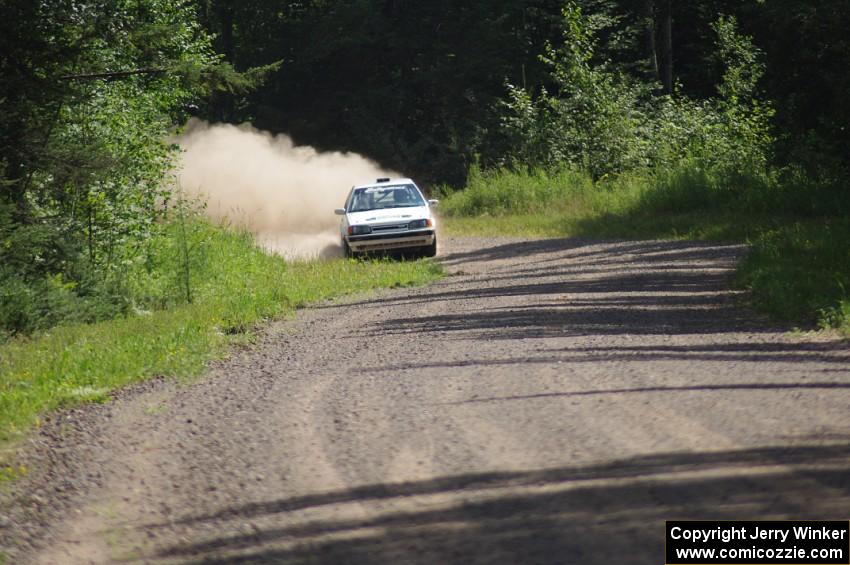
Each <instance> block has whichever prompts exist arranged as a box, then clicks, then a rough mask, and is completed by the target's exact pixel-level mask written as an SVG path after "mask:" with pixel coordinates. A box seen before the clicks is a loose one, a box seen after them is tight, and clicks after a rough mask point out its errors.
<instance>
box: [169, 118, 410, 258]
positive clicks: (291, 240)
mask: <svg viewBox="0 0 850 565" xmlns="http://www.w3.org/2000/svg"><path fill="white" fill-rule="evenodd" d="M175 142H176V143H177V144H178V145H179V146H180V147H181V148H182V150H183V154H182V163H181V166H180V167H179V169H178V170H177V171H176V175H177V179H178V183H179V186H180V187H181V188H182V190H183V191H184V194H186V195H187V196H189V197H192V198H199V199H201V200H203V201H204V202H206V205H207V213H208V214H209V216H210V217H211V218H213V219H214V220H216V221H219V222H222V223H228V224H231V225H236V226H240V227H245V228H247V229H248V230H250V231H251V232H252V233H253V234H254V235H255V236H256V238H257V241H258V242H259V243H260V245H262V246H263V247H265V248H266V249H268V250H270V251H273V252H276V253H279V254H281V255H283V256H285V257H288V258H316V257H330V256H335V255H339V254H340V247H339V233H338V225H339V217H338V216H335V215H334V212H333V211H334V208H339V207H341V206H342V205H343V203H344V201H345V197H346V195H347V194H348V191H349V190H350V189H351V187H352V185H355V184H361V183H365V182H370V181H374V180H375V179H376V178H378V177H385V176H399V175H398V174H396V173H392V172H388V171H384V170H382V169H381V168H380V167H379V166H378V165H377V164H376V163H374V162H372V161H370V160H368V159H366V158H365V157H362V156H361V155H357V154H354V153H337V152H328V153H320V152H318V151H316V150H315V149H313V148H312V147H305V146H295V145H294V143H293V142H292V139H291V138H290V137H288V136H286V135H272V134H270V133H268V132H263V131H260V130H258V129H256V128H253V127H251V126H250V125H242V126H233V125H226V124H215V125H210V124H208V123H206V122H203V121H200V120H192V121H190V122H189V124H188V125H187V127H186V129H185V131H184V132H183V133H182V134H181V135H180V136H179V137H177V139H176V140H175Z"/></svg>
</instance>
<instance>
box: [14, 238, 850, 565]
mask: <svg viewBox="0 0 850 565" xmlns="http://www.w3.org/2000/svg"><path fill="white" fill-rule="evenodd" d="M742 252H743V250H742V248H740V247H738V246H724V245H717V244H699V243H669V242H584V241H576V240H560V241H537V242H519V241H511V240H492V239H463V240H452V241H448V242H446V245H445V249H444V251H443V253H442V261H443V262H444V264H445V266H446V269H447V270H448V272H449V273H450V276H448V277H447V278H446V279H444V280H443V281H441V282H439V283H437V284H434V285H432V286H429V287H427V288H422V289H395V290H391V291H384V292H381V293H378V294H375V295H370V296H369V297H367V298H363V297H360V298H358V299H348V300H346V301H344V302H338V303H328V304H324V305H321V306H319V307H316V308H312V309H309V310H304V311H302V312H300V313H299V315H298V316H297V318H296V319H294V320H289V321H284V322H279V323H275V324H274V325H272V326H271V327H270V328H269V329H268V331H267V332H265V333H264V335H263V336H262V338H261V340H260V343H259V344H258V346H256V347H255V348H253V349H250V350H249V349H245V350H241V351H239V352H237V353H236V354H235V355H234V356H232V357H231V358H230V359H229V360H227V361H224V362H220V363H218V364H216V365H215V366H214V367H213V368H212V369H211V370H210V372H209V374H208V375H207V376H206V377H205V378H204V379H202V380H200V381H198V382H196V383H194V384H191V385H178V384H175V383H171V382H167V381H165V380H159V381H154V382H152V383H149V384H147V385H143V386H141V387H138V388H136V389H133V390H130V391H127V392H125V393H122V394H120V395H118V398H117V399H116V400H115V401H114V402H111V403H109V404H107V405H103V406H93V407H86V408H83V409H78V410H75V411H71V412H66V413H64V414H60V415H57V416H54V417H53V418H52V420H51V421H50V422H48V423H47V424H46V425H45V426H44V429H43V431H42V432H41V433H40V434H39V435H38V436H37V437H35V438H34V439H33V440H32V442H31V445H30V446H28V447H27V448H26V449H25V452H26V457H28V458H29V463H30V466H31V468H32V469H33V473H32V476H31V477H30V478H29V479H27V480H26V481H25V487H26V488H25V489H24V491H23V492H20V491H19V492H17V493H14V494H13V495H9V494H8V493H7V495H6V501H5V510H6V512H5V514H4V518H3V521H2V523H0V530H2V537H3V540H4V543H5V544H6V546H7V548H6V550H5V551H6V553H7V558H8V559H9V560H10V562H15V563H44V564H57V563H62V564H64V563H113V562H122V563H123V562H126V563H136V562H141V563H240V562H246V563H317V564H331V563H333V564H336V563H355V564H377V563H416V564H433V563H450V564H454V563H457V564H460V563H582V564H596V563H599V564H602V563H606V564H607V563H623V564H630V563H635V564H649V563H652V564H657V563H662V562H663V556H662V547H663V527H664V520H665V519H691V518H692V519H697V518H702V519H760V518H764V519H783V518H811V519H847V518H848V517H850V516H848V509H850V465H848V463H850V410H848V408H850V351H848V347H847V344H846V342H843V343H842V342H841V341H838V340H835V339H830V338H828V337H824V336H812V335H807V334H793V333H789V332H788V331H787V328H777V327H776V326H773V325H771V324H769V323H767V322H765V321H764V320H761V319H759V317H758V316H756V315H755V314H753V313H752V312H751V311H750V310H748V309H747V308H746V307H745V306H744V305H742V301H741V297H740V296H739V295H737V294H736V293H734V292H732V291H730V290H729V281H730V277H731V275H732V271H733V269H734V265H735V263H736V261H737V260H738V259H739V257H740V255H741V253H742ZM10 496H11V498H14V501H13V502H12V503H10V502H9V500H10Z"/></svg>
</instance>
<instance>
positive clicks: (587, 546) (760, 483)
mask: <svg viewBox="0 0 850 565" xmlns="http://www.w3.org/2000/svg"><path fill="white" fill-rule="evenodd" d="M843 439H844V442H845V443H836V444H833V445H806V446H797V447H765V448H756V449H748V450H740V451H718V452H703V453H667V454H659V455H653V456H645V457H636V458H632V459H627V460H621V461H615V462H612V463H608V464H600V465H590V466H578V467H564V468H557V469H542V470H531V471H525V472H502V473H499V472H494V473H480V474H468V475H461V476H450V477H442V478H438V479H434V480H426V481H419V482H409V483H400V484H373V485H365V486H359V487H354V488H352V489H348V490H341V491H335V492H325V493H318V494H315V495H309V496H301V497H295V498H287V499H281V500H273V501H268V502H263V503H249V504H245V505H242V506H238V507H232V508H226V509H223V510H222V511H221V512H219V513H215V514H210V515H203V516H193V517H188V518H186V519H183V520H181V521H179V522H178V523H180V524H182V525H184V526H206V527H207V528H206V530H204V531H210V529H212V530H213V531H216V530H217V531H220V532H227V533H220V534H219V535H213V536H212V537H207V538H206V539H205V541H202V542H198V543H182V544H177V545H174V546H171V547H167V548H165V549H163V550H162V552H161V554H160V555H159V557H160V558H163V559H167V560H174V559H177V560H180V561H184V562H192V563H317V564H330V563H354V564H377V563H414V564H419V563H422V564H424V563H429V564H430V563H448V564H454V563H458V564H460V563H583V564H597V563H598V564H602V563H606V564H607V563H612V562H613V563H623V564H631V563H661V562H662V559H663V555H662V549H663V532H664V520H666V519H712V520H721V519H784V518H799V519H842V518H846V509H847V508H848V507H850V474H848V473H847V471H846V469H847V466H848V465H847V464H848V462H850V443H846V440H847V438H843ZM322 507H325V509H332V507H337V508H345V507H349V509H351V508H354V509H355V510H362V511H360V512H357V511H355V512H353V513H352V512H347V513H345V512H343V513H341V514H339V515H338V516H334V513H333V512H329V513H327V514H326V515H329V516H330V517H326V518H320V519H311V518H304V516H303V514H302V515H301V516H299V515H298V513H299V512H301V511H308V510H316V509H318V508H322ZM341 516H344V517H341ZM352 516H357V517H352ZM360 516H362V517H360ZM245 522H251V523H254V524H262V526H259V527H256V528H255V529H254V530H253V531H252V532H251V533H247V534H246V533H238V532H239V531H240V530H239V529H232V530H231V529H230V528H228V527H222V526H223V525H224V524H228V523H231V524H242V523H245ZM228 530H230V531H228ZM243 531H244V530H243Z"/></svg>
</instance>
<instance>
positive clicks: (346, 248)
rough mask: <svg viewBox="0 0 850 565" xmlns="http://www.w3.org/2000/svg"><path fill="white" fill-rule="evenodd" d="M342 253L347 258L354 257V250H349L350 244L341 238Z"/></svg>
mask: <svg viewBox="0 0 850 565" xmlns="http://www.w3.org/2000/svg"><path fill="white" fill-rule="evenodd" d="M342 254H343V255H345V257H347V258H349V259H350V258H352V257H354V252H353V251H352V250H351V246H350V245H348V242H347V241H345V240H344V239H343V240H342Z"/></svg>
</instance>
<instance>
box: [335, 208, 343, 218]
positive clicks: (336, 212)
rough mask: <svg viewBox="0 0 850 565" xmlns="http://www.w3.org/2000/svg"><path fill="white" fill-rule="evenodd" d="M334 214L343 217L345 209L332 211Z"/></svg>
mask: <svg viewBox="0 0 850 565" xmlns="http://www.w3.org/2000/svg"><path fill="white" fill-rule="evenodd" d="M334 214H336V215H337V216H345V208H337V209H336V210H334Z"/></svg>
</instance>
